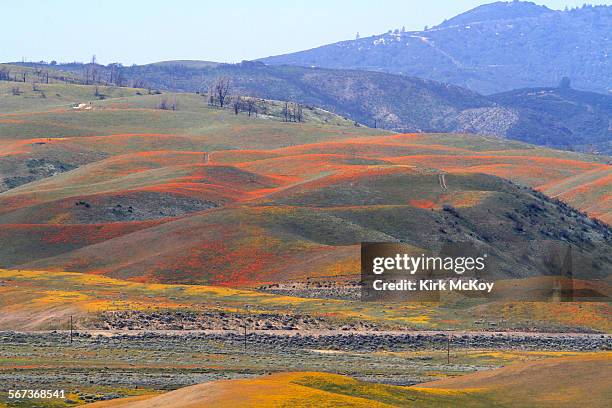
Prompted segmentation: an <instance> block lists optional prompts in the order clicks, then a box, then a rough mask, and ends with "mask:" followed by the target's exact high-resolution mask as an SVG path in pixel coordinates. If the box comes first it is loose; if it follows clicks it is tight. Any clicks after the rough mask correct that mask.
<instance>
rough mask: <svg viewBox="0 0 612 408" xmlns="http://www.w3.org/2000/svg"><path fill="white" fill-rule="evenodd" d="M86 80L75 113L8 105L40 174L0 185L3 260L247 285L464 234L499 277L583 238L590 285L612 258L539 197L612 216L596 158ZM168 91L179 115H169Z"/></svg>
mask: <svg viewBox="0 0 612 408" xmlns="http://www.w3.org/2000/svg"><path fill="white" fill-rule="evenodd" d="M41 86H42V85H41ZM44 86H45V87H46V86H48V87H49V88H48V89H56V88H52V87H73V86H74V85H60V84H58V85H53V84H49V85H44ZM78 87H79V88H78V89H79V91H80V92H82V93H81V94H79V95H77V97H78V98H79V99H77V100H76V101H75V102H80V103H81V104H79V105H77V108H76V109H75V108H74V107H73V105H74V103H73V104H66V103H65V102H66V101H65V100H64V98H63V97H62V98H60V97H55V99H54V98H46V99H47V102H46V103H47V104H48V105H47V106H46V107H45V108H44V109H42V110H41V108H40V107H39V106H36V107H34V108H33V110H32V111H30V112H23V111H22V112H18V113H4V114H2V115H0V121H2V120H8V121H7V122H0V136H1V138H2V140H3V142H4V143H3V151H2V156H0V168H4V169H5V172H6V173H5V174H4V177H3V178H4V179H5V180H6V179H7V178H8V179H9V180H13V179H11V177H15V176H16V175H17V176H19V177H24V176H25V175H28V176H32V178H33V179H34V180H23V179H21V180H22V181H24V182H23V183H21V184H20V185H8V186H7V187H8V188H7V189H6V191H4V192H2V193H0V223H2V225H3V229H2V236H1V238H2V244H3V245H2V247H1V249H0V262H1V264H0V266H1V267H5V268H15V269H40V270H57V271H64V270H68V271H81V272H90V273H96V274H104V275H108V276H112V277H116V278H121V279H131V280H136V281H145V282H166V283H212V284H219V285H232V286H243V285H244V286H253V285H258V284H261V283H268V282H275V281H286V280H294V279H302V278H307V277H313V276H337V275H343V274H344V275H355V274H356V273H357V271H358V256H357V254H358V246H357V245H358V244H359V242H362V241H393V242H400V241H403V242H407V243H409V244H411V245H413V246H414V247H415V251H416V250H422V249H436V248H437V247H438V246H439V245H441V243H442V242H458V241H464V240H468V241H470V242H473V243H475V244H477V245H478V246H481V247H482V248H483V249H486V251H487V252H490V253H491V254H492V255H493V257H494V258H495V259H496V262H497V263H498V265H497V266H498V267H497V274H498V277H528V276H536V275H538V274H542V273H546V269H545V265H544V264H543V259H544V257H543V255H544V254H545V253H546V252H547V251H550V250H551V249H550V246H549V245H553V246H555V245H556V246H559V245H571V246H573V247H574V248H575V249H576V257H577V259H584V260H585V262H583V263H584V264H585V265H589V267H588V268H586V269H585V270H584V273H585V275H587V276H589V277H591V278H600V277H604V276H605V271H606V268H607V265H610V263H611V260H610V258H609V250H608V249H609V246H610V240H611V233H610V230H609V228H608V227H607V226H606V225H605V224H603V223H602V222H599V221H594V220H591V219H589V218H588V217H587V216H586V215H585V214H583V213H580V212H578V211H576V210H573V209H572V208H570V207H568V206H567V205H566V204H564V203H562V202H557V201H554V200H550V199H549V198H547V197H546V196H544V195H542V194H540V193H538V192H536V191H534V190H532V189H531V188H536V189H539V190H542V191H544V192H548V191H553V192H554V195H557V196H558V197H559V198H562V199H564V200H567V202H569V203H574V204H576V205H577V206H579V208H584V209H588V210H589V211H590V214H591V215H592V216H596V217H599V218H600V219H601V220H604V221H607V222H610V216H611V211H612V210H611V205H610V201H609V182H607V181H606V180H608V179H609V177H610V172H611V169H610V165H609V164H606V163H605V160H604V159H603V158H601V157H597V156H590V155H582V154H577V153H571V152H562V151H555V150H550V149H545V148H537V147H534V146H531V145H526V144H523V143H519V142H513V141H507V140H501V139H497V138H490V137H482V136H476V135H451V134H400V135H397V134H389V133H386V132H381V131H379V130H376V129H368V128H365V127H361V126H360V127H357V126H354V124H353V123H352V122H350V121H346V120H343V119H342V118H339V117H337V116H334V115H332V114H330V113H329V112H326V111H322V110H318V109H315V108H313V109H312V110H309V111H308V112H307V114H306V117H305V118H306V119H305V120H306V121H305V122H302V123H287V122H282V121H281V119H280V118H279V116H278V114H279V112H280V110H275V109H278V108H279V107H280V106H282V104H276V103H275V102H273V101H271V102H269V107H268V114H266V115H261V116H259V117H257V118H255V117H248V116H247V114H246V113H240V114H238V115H236V114H234V112H233V111H231V110H230V109H220V108H218V107H210V106H208V105H207V104H206V102H205V101H203V99H202V97H201V96H199V95H194V94H178V95H176V96H175V95H172V94H170V95H155V94H152V95H148V94H145V93H144V92H141V91H139V90H131V91H130V90H125V91H123V92H132V95H131V96H129V95H128V96H124V95H120V96H117V97H109V98H106V99H103V100H100V99H95V98H91V97H92V96H94V94H93V89H94V87H93V86H78ZM45 89H47V88H45ZM104 91H105V92H106V90H104ZM63 92H67V91H63ZM73 92H74V91H73ZM110 92H111V91H109V93H110ZM56 93H60V95H61V92H56ZM87 96H89V98H87ZM168 96H169V97H170V98H172V99H174V98H176V103H177V105H178V110H163V109H159V107H158V103H159V101H160V99H161V98H162V97H168ZM27 97H28V95H27V94H26V95H20V96H14V95H7V96H6V97H5V98H8V99H11V98H27ZM11 100H13V101H14V99H11ZM90 101H91V104H90V103H89V102H90ZM13 103H15V104H17V102H13ZM81 105H84V106H85V107H90V109H84V108H79V106H81ZM41 135H45V137H44V138H41V137H40V136H41ZM31 160H35V161H33V162H32V161H31ZM24 162H25V166H23V167H15V166H12V165H11V163H24ZM51 162H52V163H54V167H53V169H55V170H53V169H51V170H53V171H51V170H49V171H48V172H43V171H38V170H34V169H37V168H38V167H36V168H33V167H32V165H29V166H28V163H36V164H37V165H38V166H40V167H42V168H45V169H48V168H50V167H49V165H48V164H49V163H51ZM2 163H6V164H4V167H2ZM60 163H62V164H60ZM60 165H63V166H64V168H59V170H58V166H60ZM60 170H61V171H60ZM500 177H502V178H500ZM506 179H510V180H513V181H514V182H510V181H507V180H506ZM5 184H6V181H5ZM528 187H531V188H528ZM416 226H419V228H418V229H417V228H416ZM167 237H173V239H171V240H168V239H167ZM508 242H512V246H511V248H509V247H508ZM519 260H520V261H519ZM581 262H582V261H581Z"/></svg>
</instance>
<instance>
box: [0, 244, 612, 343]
mask: <svg viewBox="0 0 612 408" xmlns="http://www.w3.org/2000/svg"><path fill="white" fill-rule="evenodd" d="M357 251H358V249H356V252H357ZM336 267H338V265H336ZM0 283H1V285H0V312H1V314H0V329H1V330H13V329H15V328H19V329H24V330H64V329H66V328H67V326H66V321H67V320H66V319H67V318H68V316H73V317H74V321H75V324H76V327H78V328H80V329H88V328H89V329H92V328H96V327H99V326H98V325H97V323H98V322H99V321H100V319H101V316H100V313H103V312H110V313H114V312H117V311H119V312H121V311H130V310H131V311H138V312H142V313H144V314H145V315H146V314H149V315H150V314H151V313H155V312H157V313H168V314H169V316H175V317H176V316H178V315H180V313H182V312H186V311H192V312H199V313H201V312H203V311H204V312H206V311H208V312H213V313H220V312H222V313H226V314H227V315H228V316H230V315H232V314H237V316H238V319H240V320H239V322H241V321H242V319H244V318H245V316H248V318H249V321H251V322H252V323H251V326H250V327H251V328H252V329H258V330H272V329H273V330H278V328H274V327H267V328H266V327H265V325H262V326H259V325H257V327H256V326H255V325H256V322H257V321H258V320H260V319H261V320H263V321H265V320H266V319H270V318H271V317H273V316H278V315H283V316H289V317H298V318H299V317H306V318H307V319H306V320H312V319H324V320H323V323H324V324H325V323H326V322H327V323H326V325H325V326H324V327H333V328H334V329H336V330H338V328H343V327H351V325H353V327H365V328H367V327H370V326H376V327H378V328H383V329H384V328H387V329H397V328H410V329H416V330H448V329H452V330H482V329H483V328H496V327H499V325H500V324H501V322H503V325H504V328H510V329H515V330H533V329H534V328H536V329H540V330H552V331H559V330H561V331H564V330H565V331H567V330H589V331H593V330H595V331H599V332H604V333H610V332H611V331H612V324H611V322H610V320H609V319H608V318H607V317H608V315H609V314H610V311H611V310H610V308H611V307H610V304H609V303H594V302H591V303H572V302H563V303H554V302H553V303H547V302H518V301H516V302H488V303H485V302H483V301H479V300H477V299H472V300H465V299H463V300H462V299H453V298H449V299H447V300H443V301H442V302H440V303H432V302H426V303H417V302H399V303H394V304H387V303H381V302H361V301H358V300H339V299H316V298H300V297H295V296H285V295H282V294H272V293H264V292H261V291H255V290H246V289H235V288H228V287H219V286H206V285H174V284H172V285H170V284H152V283H139V282H133V281H125V280H119V279H112V278H108V277H105V276H97V275H91V274H82V273H74V272H60V271H30V270H0ZM258 316H261V317H260V318H258ZM228 319H229V317H228ZM228 322H230V320H228ZM185 323H187V324H188V322H185ZM131 324H132V325H133V327H132V329H134V330H137V329H139V328H143V329H147V328H150V327H149V326H148V325H149V323H148V322H147V321H146V319H136V320H135V321H133V322H132V323H131ZM228 324H229V323H228ZM232 324H233V323H232ZM242 324H244V323H242ZM319 324H320V323H319ZM355 325H356V326H355ZM240 327H243V326H240ZM309 327H310V326H308V325H306V324H300V323H299V322H298V323H296V324H295V327H294V329H291V330H295V329H307V328H309ZM124 328H125V327H124Z"/></svg>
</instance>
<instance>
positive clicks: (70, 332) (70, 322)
mask: <svg viewBox="0 0 612 408" xmlns="http://www.w3.org/2000/svg"><path fill="white" fill-rule="evenodd" d="M70 344H72V315H70Z"/></svg>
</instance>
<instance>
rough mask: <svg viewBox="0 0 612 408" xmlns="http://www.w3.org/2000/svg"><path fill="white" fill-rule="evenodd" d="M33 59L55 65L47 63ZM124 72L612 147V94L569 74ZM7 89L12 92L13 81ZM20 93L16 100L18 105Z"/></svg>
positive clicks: (268, 69) (398, 118) (143, 78)
mask: <svg viewBox="0 0 612 408" xmlns="http://www.w3.org/2000/svg"><path fill="white" fill-rule="evenodd" d="M26 65H31V66H33V67H35V69H37V70H46V69H50V68H49V66H48V65H44V64H27V63H26ZM86 67H87V65H83V64H76V63H72V64H60V65H56V66H55V69H57V68H62V69H66V70H70V73H69V74H66V75H80V74H81V73H82V72H83V71H84V70H85V69H86ZM29 69H34V68H29ZM97 70H98V71H99V72H100V75H102V76H105V75H110V72H107V71H109V67H105V66H97ZM122 73H123V75H124V76H125V78H126V80H129V81H130V82H131V83H134V84H140V86H148V87H149V88H155V89H163V90H180V91H188V92H200V93H201V94H202V99H205V98H206V97H207V96H206V94H207V92H208V91H207V89H208V86H210V84H211V83H213V82H214V81H215V80H216V79H217V78H229V79H230V81H231V93H232V94H233V95H234V96H236V95H251V96H256V97H258V98H264V99H273V100H281V101H282V100H284V101H297V102H300V103H302V104H305V105H306V106H308V107H312V106H320V107H323V108H325V109H326V110H329V111H332V112H335V113H337V114H339V115H342V116H344V117H346V118H350V119H352V120H353V121H356V122H359V123H362V124H365V125H367V126H370V127H379V128H385V129H390V130H394V131H399V132H454V133H477V134H483V135H495V136H499V137H503V138H510V139H516V140H521V141H525V142H528V143H534V144H539V145H545V146H550V147H557V148H563V149H569V150H578V151H588V152H597V153H603V154H609V153H611V152H612V151H611V150H610V149H611V147H610V143H609V140H610V136H611V134H610V129H609V126H608V122H609V121H610V120H611V113H610V109H609V106H611V105H612V96H609V95H602V94H596V93H592V92H581V91H576V90H573V89H571V87H570V83H569V82H568V81H567V80H565V81H564V82H563V86H562V87H559V88H534V89H522V90H516V91H512V92H508V93H503V94H499V95H492V96H490V97H484V96H482V95H479V94H477V93H475V92H471V91H468V90H467V89H464V88H460V87H458V86H452V85H448V84H444V83H438V82H434V81H428V80H423V79H418V78H414V77H407V76H401V75H391V74H386V73H382V72H367V71H356V70H345V69H344V70H329V69H314V68H302V67H291V66H266V65H263V64H261V63H257V62H248V61H244V62H242V63H240V64H213V63H209V62H205V61H165V62H161V63H155V64H149V65H142V66H132V67H124V68H122ZM31 78H34V77H32V76H31ZM16 86H20V84H17V85H16ZM21 88H24V86H23V85H21ZM119 89H121V88H119ZM107 90H108V91H107ZM5 92H6V93H7V94H10V93H9V89H8V87H7V89H6V91H5ZM104 92H107V94H108V95H107V94H105V93H104ZM118 92H120V91H117V88H116V87H107V88H104V90H103V91H100V94H101V95H102V96H103V97H114V96H117V93H118ZM127 92H129V91H127ZM140 92H144V90H143V91H140ZM149 93H151V92H150V91H149ZM35 96H39V95H35ZM18 99H19V98H13V100H12V101H10V102H12V103H13V104H15V103H16V100H18ZM32 99H33V100H30V101H29V102H30V103H31V104H33V105H34V104H37V103H40V98H38V99H34V98H32Z"/></svg>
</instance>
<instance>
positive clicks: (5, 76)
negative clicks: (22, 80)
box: [0, 68, 11, 81]
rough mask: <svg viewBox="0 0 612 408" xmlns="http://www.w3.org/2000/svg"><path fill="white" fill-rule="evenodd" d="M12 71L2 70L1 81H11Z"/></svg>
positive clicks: (0, 69)
mask: <svg viewBox="0 0 612 408" xmlns="http://www.w3.org/2000/svg"><path fill="white" fill-rule="evenodd" d="M10 75H11V70H10V69H8V68H0V81H10V79H11V76H10Z"/></svg>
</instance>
